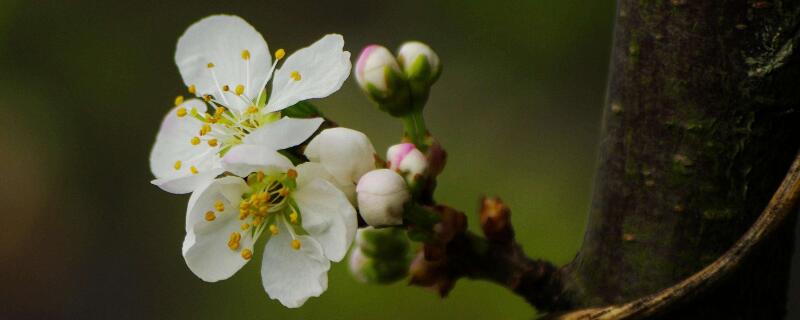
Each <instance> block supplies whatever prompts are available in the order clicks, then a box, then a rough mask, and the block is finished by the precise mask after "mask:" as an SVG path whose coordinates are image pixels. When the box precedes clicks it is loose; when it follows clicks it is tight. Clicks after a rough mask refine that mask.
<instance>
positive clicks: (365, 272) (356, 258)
mask: <svg viewBox="0 0 800 320" xmlns="http://www.w3.org/2000/svg"><path fill="white" fill-rule="evenodd" d="M349 267H350V273H351V274H352V275H353V277H354V278H355V279H356V280H358V281H360V282H363V283H377V284H389V283H393V282H395V281H397V280H400V279H402V278H404V277H405V276H406V275H408V258H407V257H406V256H405V255H404V256H402V257H398V259H396V260H382V259H376V258H372V257H369V256H367V255H366V254H364V252H362V251H361V249H355V250H353V252H352V253H351V254H350V260H349Z"/></svg>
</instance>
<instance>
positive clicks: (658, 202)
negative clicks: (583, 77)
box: [564, 0, 800, 319]
mask: <svg viewBox="0 0 800 320" xmlns="http://www.w3.org/2000/svg"><path fill="white" fill-rule="evenodd" d="M798 19H800V6H798V4H797V3H796V2H788V1H775V2H764V1H685V0H672V1H639V0H621V1H620V2H619V7H618V13H617V21H616V31H615V40H614V46H613V54H612V62H611V77H610V82H609V90H608V101H607V105H606V108H605V114H604V119H603V124H604V125H603V133H602V141H601V147H600V161H599V167H598V170H597V175H596V180H595V189H594V197H593V201H592V207H591V212H590V217H589V222H588V225H587V231H586V235H585V239H584V244H583V247H582V248H581V250H580V252H579V254H578V256H577V257H576V259H575V260H574V261H573V263H571V264H570V265H569V266H568V268H567V270H566V273H565V275H564V281H565V286H566V287H565V290H566V292H565V294H566V295H567V296H568V297H569V298H568V299H569V300H570V301H571V302H572V303H573V304H574V305H575V306H601V305H607V304H614V303H621V302H625V301H629V300H633V299H635V298H639V297H642V296H646V295H649V294H652V293H654V292H656V291H658V290H660V289H664V288H666V287H668V286H670V285H672V284H675V283H677V282H679V281H680V280H682V279H684V278H686V277H689V276H690V275H692V274H693V273H695V272H697V271H699V270H700V269H702V268H703V267H704V266H706V265H708V264H709V263H711V262H713V261H714V260H715V259H717V258H718V257H719V256H721V255H722V253H723V252H725V251H726V250H727V249H728V248H730V247H731V246H732V245H733V244H734V242H735V241H736V240H737V239H738V238H739V237H740V236H741V235H742V234H744V232H745V231H746V230H747V229H748V228H749V227H750V226H751V225H752V223H753V221H754V220H755V219H756V218H757V217H758V214H759V212H760V210H761V209H762V208H763V207H764V206H765V205H766V204H767V202H768V200H769V197H770V195H771V194H772V192H773V191H774V190H775V189H776V188H777V186H778V184H779V183H780V181H781V178H782V177H783V175H784V174H785V172H786V170H787V168H788V167H789V163H790V162H791V159H792V157H793V155H794V152H796V150H797V149H798V146H800V139H798V137H800V113H798V101H800V90H797V88H796V82H795V80H796V79H798V75H800V63H799V62H800V61H798V54H797V53H796V49H795V48H796V47H797V45H798V39H799V37H800V34H798ZM792 227H793V224H791V223H788V224H786V225H785V226H784V229H783V230H780V231H779V232H777V234H776V235H775V237H773V238H772V239H769V240H768V241H769V243H768V244H767V245H765V246H764V247H763V248H762V250H760V251H759V252H757V253H755V255H756V257H754V258H753V259H749V260H748V261H745V262H743V263H744V265H743V266H741V268H740V269H739V271H738V272H737V273H735V274H734V275H732V276H731V277H730V278H729V279H726V280H725V283H723V284H722V285H721V286H720V287H719V288H718V289H715V290H713V291H712V292H709V293H708V294H706V295H704V296H702V297H698V298H697V299H696V300H695V301H693V302H692V303H691V304H688V305H685V306H684V307H683V308H682V309H681V310H680V311H679V313H677V314H673V315H672V316H680V317H681V318H715V317H719V318H770V319H772V318H780V317H781V316H782V315H783V314H784V312H785V311H784V310H785V301H786V297H785V295H786V285H787V283H788V270H789V263H790V258H791V253H792V250H791V249H792V248H791V246H792V242H793V241H792V239H793V228H792ZM731 306H735V307H734V308H731Z"/></svg>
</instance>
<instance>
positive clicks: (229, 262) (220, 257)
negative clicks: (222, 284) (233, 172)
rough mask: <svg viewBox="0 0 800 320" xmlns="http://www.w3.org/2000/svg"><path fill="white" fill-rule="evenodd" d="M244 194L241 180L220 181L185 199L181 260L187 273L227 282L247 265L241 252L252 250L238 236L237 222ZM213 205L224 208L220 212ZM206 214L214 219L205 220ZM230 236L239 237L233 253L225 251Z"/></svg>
mask: <svg viewBox="0 0 800 320" xmlns="http://www.w3.org/2000/svg"><path fill="white" fill-rule="evenodd" d="M245 190H247V184H246V183H245V182H244V180H242V179H241V178H238V177H224V178H220V179H217V180H215V181H214V182H212V183H210V184H206V185H204V186H203V187H201V188H200V189H198V190H197V191H195V192H194V193H193V194H192V196H191V198H190V199H189V208H188V210H187V212H186V230H187V231H186V238H185V239H184V242H183V257H184V259H185V260H186V265H187V266H189V269H190V270H192V272H193V273H194V274H195V275H197V276H198V277H199V278H200V279H203V280H204V281H208V282H215V281H219V280H224V279H227V278H230V277H231V276H232V275H233V274H235V273H236V271H239V269H241V268H242V266H244V265H245V264H246V263H247V261H248V260H246V259H244V258H242V255H241V250H244V249H250V250H252V246H253V242H252V237H251V236H250V235H249V234H246V233H242V231H241V229H240V225H241V221H239V219H238V209H239V206H238V204H239V199H241V195H242V194H243V193H244V192H245ZM217 202H220V203H221V204H222V205H223V206H224V210H222V211H221V212H220V211H219V210H218V208H217V207H216V204H217ZM209 211H210V212H211V213H212V214H213V215H214V219H213V220H212V221H207V219H206V214H207V212H209ZM234 232H238V233H240V235H241V240H239V246H238V248H236V250H232V249H231V248H230V247H228V241H229V239H230V237H231V234H232V233H234Z"/></svg>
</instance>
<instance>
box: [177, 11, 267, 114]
mask: <svg viewBox="0 0 800 320" xmlns="http://www.w3.org/2000/svg"><path fill="white" fill-rule="evenodd" d="M245 50H247V53H248V54H249V59H244V57H243V54H244V51H245ZM175 63H176V64H177V65H178V69H179V70H180V72H181V76H182V77H183V82H184V84H186V86H187V87H188V86H192V85H194V86H195V89H196V94H197V96H198V97H202V96H203V95H205V94H210V95H213V96H214V97H216V99H217V100H219V101H224V100H225V99H227V101H228V102H229V103H228V106H229V107H231V108H234V109H237V110H243V109H244V108H246V107H247V106H248V103H245V102H244V101H242V99H240V98H239V97H236V96H235V94H234V93H233V92H234V91H235V88H236V86H238V85H242V86H244V96H245V97H247V98H249V100H250V101H252V100H254V99H255V98H256V95H258V93H259V92H260V91H261V89H262V88H261V85H262V84H264V83H265V80H266V78H267V76H268V73H269V70H270V67H271V64H272V57H271V55H270V52H269V48H268V47H267V42H266V41H264V38H263V37H262V36H261V34H260V33H258V31H256V29H255V28H253V26H251V25H250V24H248V23H247V22H246V21H244V20H243V19H242V18H240V17H237V16H230V15H214V16H210V17H207V18H204V19H202V20H200V21H198V22H196V23H194V24H193V25H191V26H189V28H188V29H186V32H184V34H183V35H182V36H181V37H180V39H178V46H177V49H176V50H175ZM209 63H212V64H213V68H209ZM212 72H213V75H212ZM214 76H216V81H215V80H214ZM225 85H228V86H229V87H230V91H229V92H228V93H227V94H225V98H223V97H222V94H221V92H222V91H221V87H220V86H225Z"/></svg>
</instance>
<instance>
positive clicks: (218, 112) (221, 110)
mask: <svg viewBox="0 0 800 320" xmlns="http://www.w3.org/2000/svg"><path fill="white" fill-rule="evenodd" d="M224 112H225V108H223V107H217V108H216V109H214V116H215V117H221V116H222V113H224Z"/></svg>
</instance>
